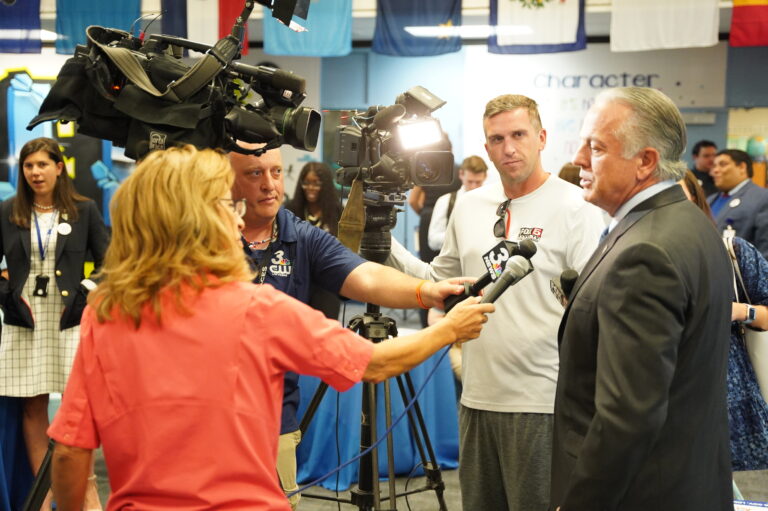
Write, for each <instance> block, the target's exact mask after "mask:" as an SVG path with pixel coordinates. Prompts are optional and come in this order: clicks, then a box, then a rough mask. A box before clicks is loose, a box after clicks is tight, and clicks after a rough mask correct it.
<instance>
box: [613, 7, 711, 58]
mask: <svg viewBox="0 0 768 511" xmlns="http://www.w3.org/2000/svg"><path fill="white" fill-rule="evenodd" d="M717 3H718V0H643V1H642V2H638V1H637V0H613V8H612V11H611V51H617V52H618V51H646V50H666V49H672V48H697V47H705V46H714V45H716V44H717V30H718V25H719V24H720V10H719V9H718V7H717Z"/></svg>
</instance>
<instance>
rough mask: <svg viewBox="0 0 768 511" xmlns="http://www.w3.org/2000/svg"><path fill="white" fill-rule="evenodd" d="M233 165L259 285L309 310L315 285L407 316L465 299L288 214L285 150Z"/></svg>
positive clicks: (287, 454)
mask: <svg viewBox="0 0 768 511" xmlns="http://www.w3.org/2000/svg"><path fill="white" fill-rule="evenodd" d="M241 145H242V146H243V147H246V148H256V147H258V146H257V145H248V144H244V143H241ZM229 159H230V162H231V164H232V168H233V170H234V172H235V183H234V186H233V188H232V198H233V199H234V200H240V199H245V200H246V205H247V207H246V213H245V216H244V217H243V220H244V221H245V228H244V229H243V231H242V233H243V243H244V245H245V251H246V253H247V254H248V255H249V256H250V257H251V258H252V259H253V261H254V264H255V266H256V269H257V272H258V275H257V277H256V281H257V282H260V283H267V284H271V285H272V286H274V287H275V288H276V289H279V290H280V291H283V292H285V293H287V294H289V295H290V296H292V297H294V298H296V299H298V300H300V301H302V302H304V303H309V296H310V291H311V289H312V286H313V285H316V286H319V287H321V288H324V289H326V290H328V291H330V292H332V293H337V294H340V295H343V296H346V297H347V298H351V299H353V300H359V301H361V302H368V303H375V304H378V305H382V306H385V307H400V308H415V307H419V306H424V307H425V308H429V307H433V306H436V307H439V308H442V306H443V298H445V297H447V296H449V295H451V294H458V293H461V292H462V291H463V289H464V288H463V286H461V285H459V284H457V282H460V279H452V280H450V281H443V282H438V283H433V282H426V281H420V280H419V279H416V278H413V277H409V276H407V275H405V274H404V273H400V272H399V271H397V270H394V269H392V268H389V267H386V266H382V265H380V264H377V263H374V262H370V261H366V260H365V259H363V258H362V257H360V256H359V255H357V254H355V253H354V252H352V251H350V250H348V249H347V248H346V247H344V246H343V245H342V244H341V243H340V242H339V241H338V240H337V239H336V238H335V237H333V236H332V235H330V234H328V233H327V232H325V231H323V230H322V229H318V228H317V227H314V226H312V225H310V224H309V223H307V222H305V221H303V220H301V219H299V218H298V217H296V216H295V215H294V214H293V213H291V212H290V211H288V210H286V209H285V208H281V207H280V206H281V204H282V203H283V194H284V183H283V163H282V157H281V155H280V151H279V150H277V149H273V150H271V151H267V152H266V153H264V154H263V155H261V156H259V157H256V156H247V155H242V154H239V153H236V152H232V153H230V158H229ZM420 302H421V303H420ZM298 380H299V377H298V375H297V374H294V373H287V374H286V377H285V390H284V394H283V417H282V425H281V429H280V442H279V446H278V460H277V464H278V467H277V471H278V475H279V476H280V482H281V484H282V485H283V489H284V490H285V491H286V493H289V492H291V491H295V490H296V489H297V488H298V486H297V485H296V446H297V445H298V443H299V441H300V440H301V435H300V432H299V424H298V419H297V417H296V411H297V408H298V406H299V388H298ZM298 501H299V495H298V494H297V495H294V496H293V497H291V505H292V506H293V508H294V509H295V508H296V505H297V504H298Z"/></svg>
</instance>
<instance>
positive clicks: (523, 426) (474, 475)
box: [459, 405, 554, 511]
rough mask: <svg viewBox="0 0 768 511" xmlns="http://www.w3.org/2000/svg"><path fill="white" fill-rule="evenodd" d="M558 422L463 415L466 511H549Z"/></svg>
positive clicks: (546, 417)
mask: <svg viewBox="0 0 768 511" xmlns="http://www.w3.org/2000/svg"><path fill="white" fill-rule="evenodd" d="M553 421H554V416H553V415H551V414H537V413H504V412H488V411H484V410H475V409H472V408H467V407H465V406H463V405H462V406H461V408H460V410H459V483H460V484H461V501H462V507H463V509H464V511H481V510H482V511H504V510H509V511H546V509H547V507H548V506H549V482H550V480H549V474H550V463H551V461H552V460H551V457H552V424H553Z"/></svg>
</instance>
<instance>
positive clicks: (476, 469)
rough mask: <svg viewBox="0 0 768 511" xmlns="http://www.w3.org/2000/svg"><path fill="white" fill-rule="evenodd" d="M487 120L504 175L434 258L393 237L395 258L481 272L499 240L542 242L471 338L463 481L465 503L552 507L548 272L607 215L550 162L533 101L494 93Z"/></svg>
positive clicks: (590, 244) (401, 263)
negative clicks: (548, 167) (526, 271)
mask: <svg viewBox="0 0 768 511" xmlns="http://www.w3.org/2000/svg"><path fill="white" fill-rule="evenodd" d="M483 128H484V131H485V140H486V143H485V149H486V152H487V154H488V158H489V159H490V160H491V161H492V162H493V164H494V166H495V167H496V170H497V171H498V173H499V176H500V178H501V180H500V182H496V183H489V184H486V185H484V186H482V187H480V188H478V189H476V190H472V191H469V192H467V193H465V194H464V195H463V196H462V197H460V198H459V199H458V200H457V201H456V206H455V208H454V211H453V214H452V215H451V218H450V220H449V221H448V228H447V230H446V236H445V242H444V244H443V249H442V251H441V252H440V255H438V256H437V257H436V258H435V259H434V260H433V261H432V263H431V264H430V265H426V264H424V263H422V262H421V261H418V260H417V259H416V258H415V257H413V256H412V255H410V253H408V252H407V251H406V250H405V249H404V248H403V247H402V246H401V245H399V244H397V243H395V242H394V241H393V244H392V257H391V258H390V259H389V260H388V261H387V262H388V264H392V265H393V266H395V267H397V268H403V269H404V270H405V271H407V272H408V273H410V274H412V275H418V276H421V277H423V278H431V279H439V278H445V277H447V276H458V275H473V276H480V275H483V274H485V273H487V272H488V270H487V268H486V267H485V264H484V263H483V255H484V254H485V253H486V252H488V251H490V250H491V249H492V248H493V247H494V246H495V245H497V244H498V243H499V242H500V241H502V240H505V239H506V240H511V241H521V240H526V239H528V240H532V241H533V242H535V243H536V245H537V248H538V251H537V252H536V254H535V255H534V256H533V257H532V259H531V262H532V264H533V267H534V271H533V273H531V274H530V275H529V276H527V277H526V278H525V279H523V280H521V281H520V282H519V283H518V284H516V285H515V286H514V288H511V289H509V290H507V292H506V293H504V294H502V295H501V297H500V298H499V299H498V300H497V301H496V302H495V305H496V314H495V315H494V317H492V318H490V319H489V321H488V324H487V325H486V328H485V330H484V332H483V334H482V335H481V339H480V342H478V343H476V346H477V348H476V349H472V347H471V346H466V347H464V348H463V357H462V358H463V360H462V380H463V389H462V395H461V407H460V411H459V439H460V452H459V459H460V464H459V482H460V483H461V497H462V505H463V508H464V509H467V510H494V511H496V510H507V509H509V510H510V511H511V510H525V511H544V510H545V509H547V506H548V504H549V492H548V482H549V475H550V471H549V458H550V453H551V449H552V423H553V415H552V414H553V408H554V397H555V384H556V382H557V366H558V355H557V325H558V324H559V322H560V318H561V317H562V314H563V308H562V306H561V305H560V303H559V302H558V301H557V300H556V299H555V297H554V296H552V294H551V292H550V279H553V278H556V277H559V276H560V274H561V273H562V271H563V270H564V269H566V268H574V269H577V270H578V269H581V268H582V266H583V265H584V263H585V262H586V261H587V259H588V258H589V256H590V254H591V253H592V251H593V250H594V248H595V246H596V245H597V242H598V238H599V235H600V231H601V230H602V229H603V226H604V223H603V221H602V215H601V213H600V211H599V210H598V209H597V208H595V207H593V206H591V205H590V204H587V203H585V202H584V201H583V200H582V198H581V190H580V189H579V188H578V187H577V186H574V185H572V184H570V183H566V182H565V181H563V180H562V179H558V178H557V177H556V176H552V175H551V174H550V173H548V172H545V171H544V168H543V166H542V162H541V152H542V151H543V150H544V147H545V145H546V141H547V133H546V131H545V130H544V129H543V128H542V127H541V119H540V117H539V112H538V107H537V105H536V102H535V101H533V100H532V99H530V98H527V97H525V96H520V95H512V94H509V95H504V96H499V97H498V98H495V99H493V100H491V101H490V102H489V103H488V105H487V107H486V110H485V115H484V117H483Z"/></svg>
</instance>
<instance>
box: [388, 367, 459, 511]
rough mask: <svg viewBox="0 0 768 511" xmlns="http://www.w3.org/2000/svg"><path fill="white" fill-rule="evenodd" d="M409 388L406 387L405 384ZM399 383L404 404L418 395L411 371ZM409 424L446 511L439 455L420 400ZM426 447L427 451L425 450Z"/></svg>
mask: <svg viewBox="0 0 768 511" xmlns="http://www.w3.org/2000/svg"><path fill="white" fill-rule="evenodd" d="M403 381H405V384H407V386H408V388H407V389H406V386H405V384H404V383H403ZM397 385H398V387H399V388H400V394H401V395H402V397H403V402H404V404H406V405H407V404H408V403H409V402H410V401H411V399H413V397H414V396H415V395H416V391H415V388H414V386H413V380H412V379H411V375H410V374H409V373H403V374H402V375H400V376H398V377H397ZM408 424H409V425H410V426H411V433H412V434H413V439H414V442H415V443H416V448H417V449H418V451H419V455H420V456H421V462H422V465H423V466H424V475H425V476H426V478H427V483H428V486H429V488H432V489H433V490H435V496H436V497H437V502H438V505H439V508H440V511H446V510H447V509H448V507H447V505H446V503H445V498H444V496H443V492H444V491H445V483H444V482H443V477H442V474H441V472H440V467H439V466H438V464H437V457H436V456H435V451H434V449H433V448H432V442H431V441H430V440H429V434H428V432H427V425H426V422H425V421H424V415H423V414H422V413H421V407H420V406H419V402H418V401H414V403H413V407H412V408H411V409H410V410H408ZM425 449H426V452H425Z"/></svg>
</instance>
